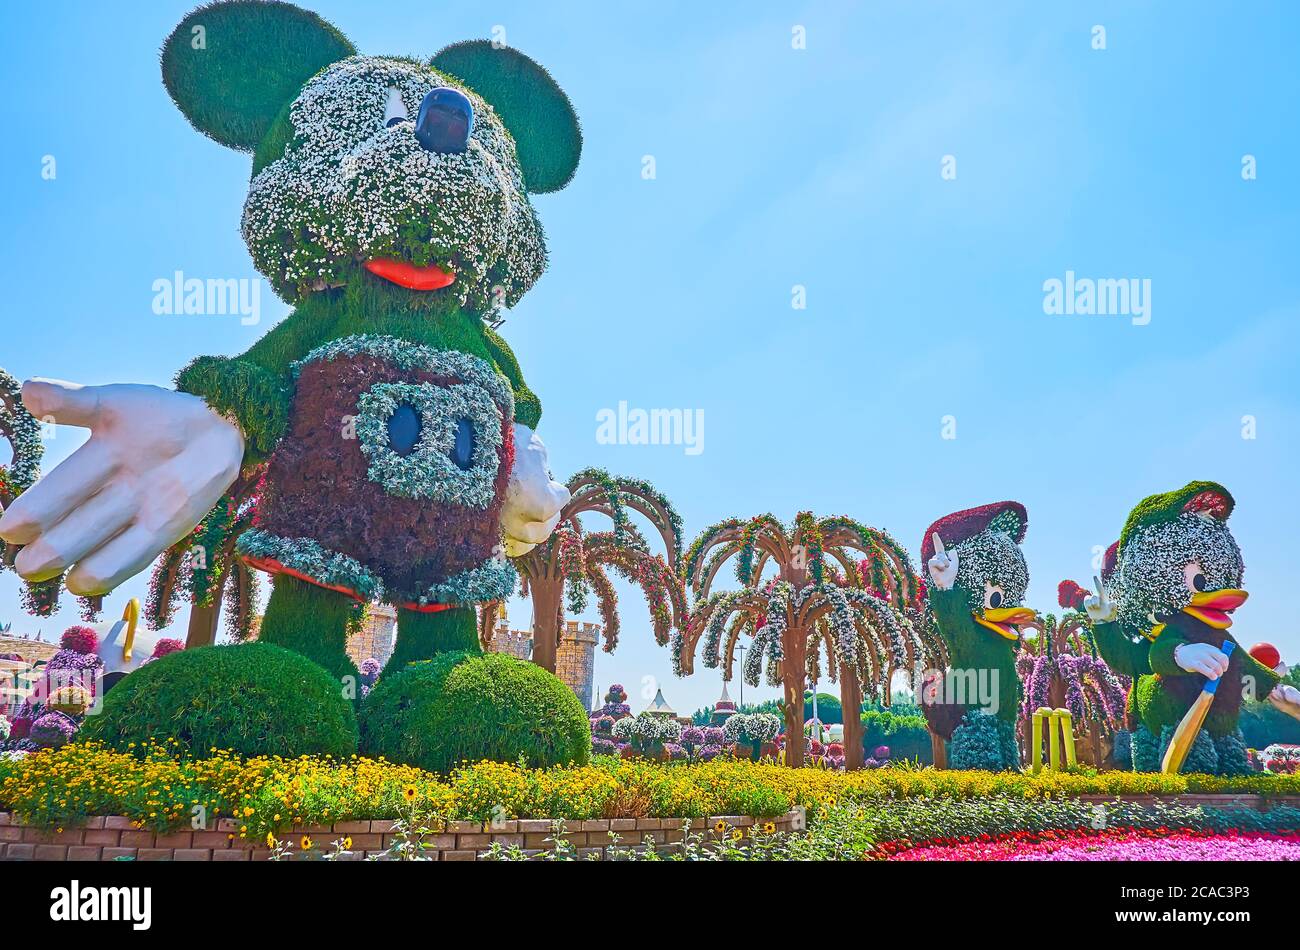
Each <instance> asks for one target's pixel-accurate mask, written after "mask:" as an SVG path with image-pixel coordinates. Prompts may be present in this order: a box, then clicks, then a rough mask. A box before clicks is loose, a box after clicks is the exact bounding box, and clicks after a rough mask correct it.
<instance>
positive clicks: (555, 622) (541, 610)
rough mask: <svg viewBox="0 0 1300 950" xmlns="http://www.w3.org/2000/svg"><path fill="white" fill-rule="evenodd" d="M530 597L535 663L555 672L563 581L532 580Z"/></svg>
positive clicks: (529, 588)
mask: <svg viewBox="0 0 1300 950" xmlns="http://www.w3.org/2000/svg"><path fill="white" fill-rule="evenodd" d="M528 591H529V595H530V596H531V597H532V599H533V662H534V663H536V664H537V665H538V666H540V667H541V668H542V669H544V670H546V671H547V672H549V673H554V672H555V656H556V653H557V651H558V650H559V647H560V598H561V597H562V596H563V593H564V582H563V581H562V580H551V579H550V578H545V579H530V581H529V584H528Z"/></svg>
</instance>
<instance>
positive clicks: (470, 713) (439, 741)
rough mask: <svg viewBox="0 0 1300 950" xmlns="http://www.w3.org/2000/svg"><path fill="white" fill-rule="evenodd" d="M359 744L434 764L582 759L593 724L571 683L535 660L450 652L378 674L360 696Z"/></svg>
mask: <svg viewBox="0 0 1300 950" xmlns="http://www.w3.org/2000/svg"><path fill="white" fill-rule="evenodd" d="M361 747H362V749H363V750H364V751H365V752H366V754H368V755H375V756H383V757H384V758H386V759H389V760H390V761H393V762H401V763H404V764H407V765H417V766H419V767H420V768H423V769H428V770H429V771H432V772H447V771H449V770H450V769H451V768H453V767H454V766H456V765H458V764H460V763H461V762H466V761H469V762H477V761H480V760H483V759H490V760H492V761H496V762H509V763H515V762H518V761H521V760H522V761H523V762H524V764H526V765H529V766H532V767H546V766H552V765H582V764H585V763H586V762H587V761H588V760H589V759H590V758H591V727H590V725H589V724H588V720H587V713H586V710H584V709H583V708H582V704H581V703H580V702H578V698H577V696H575V695H574V693H573V690H571V689H569V688H568V687H567V686H565V685H564V684H563V683H561V682H560V681H559V680H558V679H556V678H555V676H553V675H552V674H550V673H548V672H547V671H546V670H544V669H542V668H541V667H540V666H536V665H535V664H532V663H529V662H527V661H525V660H520V659H516V658H515V657H512V656H509V655H507V654H504V653H487V654H482V655H476V654H471V653H466V652H452V653H446V654H443V655H440V656H437V657H435V658H434V659H432V660H427V661H423V662H419V663H412V664H410V665H409V666H407V667H406V668H405V669H403V670H401V671H399V672H396V673H388V674H387V675H385V676H384V677H382V678H381V679H380V680H379V682H378V683H377V684H376V686H375V688H374V689H373V690H372V691H371V692H370V694H369V696H367V697H366V700H365V702H364V703H363V704H362V708H361Z"/></svg>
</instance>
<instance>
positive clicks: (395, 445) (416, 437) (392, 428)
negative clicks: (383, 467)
mask: <svg viewBox="0 0 1300 950" xmlns="http://www.w3.org/2000/svg"><path fill="white" fill-rule="evenodd" d="M421 428H422V426H421V424H420V413H419V412H417V411H416V409H415V407H414V406H412V405H411V404H410V403H402V405H400V406H398V407H397V408H396V409H394V410H393V414H392V415H391V416H389V417H388V444H389V445H390V446H392V449H393V451H394V452H396V453H397V454H398V455H400V456H401V457H402V458H406V456H408V455H410V454H411V453H412V452H414V451H415V443H416V442H418V441H420V429H421Z"/></svg>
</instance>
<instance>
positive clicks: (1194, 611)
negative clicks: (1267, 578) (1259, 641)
mask: <svg viewBox="0 0 1300 950" xmlns="http://www.w3.org/2000/svg"><path fill="white" fill-rule="evenodd" d="M1249 596H1250V595H1249V594H1247V593H1246V592H1245V591H1244V590H1241V589H1239V588H1236V587H1225V588H1224V589H1223V590H1203V591H1201V592H1200V593H1198V594H1193V595H1192V602H1191V603H1190V604H1188V605H1187V606H1186V607H1184V608H1183V613H1185V614H1191V615H1192V616H1193V617H1195V618H1196V619H1197V620H1199V621H1201V622H1202V623H1204V624H1206V625H1207V626H1210V627H1213V628H1214V629H1215V630H1227V629H1228V628H1229V627H1231V626H1232V612H1233V611H1234V610H1236V609H1237V608H1238V607H1240V606H1241V605H1242V604H1244V603H1245V602H1246V598H1247V597H1249Z"/></svg>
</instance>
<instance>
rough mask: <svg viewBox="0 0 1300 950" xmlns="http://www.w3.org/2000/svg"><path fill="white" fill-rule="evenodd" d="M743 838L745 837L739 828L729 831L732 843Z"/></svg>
mask: <svg viewBox="0 0 1300 950" xmlns="http://www.w3.org/2000/svg"><path fill="white" fill-rule="evenodd" d="M743 837H745V833H744V832H743V831H741V830H740V829H739V828H732V829H731V840H732V841H739V840H740V839H741V838H743Z"/></svg>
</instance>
